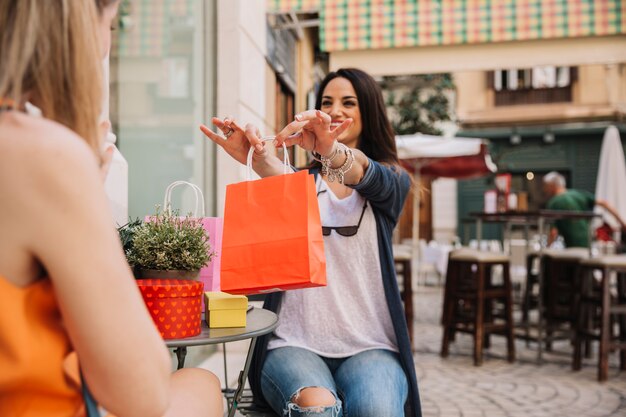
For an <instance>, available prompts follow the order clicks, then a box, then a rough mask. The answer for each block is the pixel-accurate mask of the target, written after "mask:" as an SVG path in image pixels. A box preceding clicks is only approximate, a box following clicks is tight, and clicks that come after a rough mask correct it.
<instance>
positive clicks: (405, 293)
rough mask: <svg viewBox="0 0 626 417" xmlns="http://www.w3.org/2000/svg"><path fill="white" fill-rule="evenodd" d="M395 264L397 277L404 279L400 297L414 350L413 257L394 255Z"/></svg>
mask: <svg viewBox="0 0 626 417" xmlns="http://www.w3.org/2000/svg"><path fill="white" fill-rule="evenodd" d="M394 264H395V266H396V274H397V276H401V277H402V291H400V297H401V298H402V303H403V304H404V318H405V319H406V324H407V326H408V328H409V341H410V342H411V348H413V281H412V277H411V275H412V274H411V256H410V255H403V254H396V255H394Z"/></svg>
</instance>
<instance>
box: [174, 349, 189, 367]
mask: <svg viewBox="0 0 626 417" xmlns="http://www.w3.org/2000/svg"><path fill="white" fill-rule="evenodd" d="M174 353H176V358H177V359H178V367H177V368H176V369H182V368H184V367H185V357H186V356H187V346H179V347H177V348H176V349H174Z"/></svg>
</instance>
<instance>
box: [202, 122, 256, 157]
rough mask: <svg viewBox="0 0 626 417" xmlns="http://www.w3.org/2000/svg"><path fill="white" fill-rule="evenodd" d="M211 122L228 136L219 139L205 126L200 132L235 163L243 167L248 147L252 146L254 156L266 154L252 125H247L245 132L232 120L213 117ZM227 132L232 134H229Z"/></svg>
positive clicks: (218, 136)
mask: <svg viewBox="0 0 626 417" xmlns="http://www.w3.org/2000/svg"><path fill="white" fill-rule="evenodd" d="M211 122H212V123H213V124H214V125H215V126H216V127H217V128H218V129H220V130H221V131H222V133H224V135H225V136H226V135H228V136H226V137H221V136H220V135H218V134H216V133H215V132H213V131H211V129H209V128H208V127H207V126H205V125H200V130H201V131H202V133H204V135H205V136H206V137H208V138H209V139H211V140H212V141H213V142H215V143H216V144H217V145H218V146H220V147H221V148H222V149H224V150H225V151H226V153H228V154H229V155H230V156H232V157H233V158H234V159H235V160H236V161H238V162H240V163H242V164H244V165H245V164H246V160H247V158H248V151H249V150H250V146H254V148H255V156H257V155H258V156H260V155H264V154H266V153H267V152H266V151H265V148H264V147H263V143H262V142H261V140H260V139H259V135H258V129H256V127H254V126H253V125H250V124H248V125H247V126H246V130H244V129H242V128H241V127H240V126H239V125H237V123H235V121H234V120H232V119H231V118H228V117H226V118H225V119H224V120H222V119H219V118H217V117H213V118H212V119H211ZM229 132H232V133H230V134H229Z"/></svg>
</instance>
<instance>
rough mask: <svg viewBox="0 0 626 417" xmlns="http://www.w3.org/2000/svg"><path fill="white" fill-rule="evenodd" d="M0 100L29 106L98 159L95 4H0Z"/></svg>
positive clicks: (70, 0)
mask: <svg viewBox="0 0 626 417" xmlns="http://www.w3.org/2000/svg"><path fill="white" fill-rule="evenodd" d="M0 27H1V28H2V30H0V98H4V99H9V100H13V101H15V102H16V103H18V105H19V104H20V103H22V104H23V103H24V102H26V101H28V100H30V101H32V102H33V104H35V105H37V106H38V107H39V108H40V109H41V110H42V112H43V115H44V117H46V118H49V119H51V120H54V121H57V122H59V123H61V124H63V125H65V126H67V127H68V128H70V129H72V130H73V131H75V132H76V133H77V134H79V135H80V136H82V137H83V138H84V139H85V141H86V142H87V143H88V144H89V145H90V146H91V147H92V148H93V149H94V152H96V154H97V155H99V147H100V133H99V128H98V121H99V120H98V119H99V116H100V112H101V107H102V84H101V77H102V75H101V62H100V39H99V35H98V31H97V12H96V5H95V4H94V2H93V1H85V0H45V1H42V0H0Z"/></svg>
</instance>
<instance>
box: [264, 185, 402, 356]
mask: <svg viewBox="0 0 626 417" xmlns="http://www.w3.org/2000/svg"><path fill="white" fill-rule="evenodd" d="M316 186H317V189H318V191H321V192H320V194H319V196H318V202H319V207H320V215H321V220H322V225H323V226H354V225H357V224H358V222H359V217H360V216H361V212H362V211H363V205H364V204H365V199H364V198H363V197H362V196H361V195H360V194H359V193H357V192H356V191H353V192H352V194H350V196H348V197H346V198H344V199H339V198H337V197H336V196H335V195H334V194H333V192H332V190H330V189H329V188H328V185H327V184H326V182H325V181H323V180H322V178H321V176H318V178H317V184H316ZM324 253H325V255H326V275H327V280H328V285H327V286H326V287H319V288H307V289H302V290H291V291H286V292H285V294H284V295H283V299H282V304H281V309H280V314H279V324H278V327H277V328H276V330H275V331H274V335H273V337H272V339H271V340H270V342H269V345H268V349H276V348H279V347H284V346H295V347H302V348H306V349H308V350H310V351H312V352H315V353H317V354H318V355H321V356H324V357H329V358H342V357H348V356H353V355H356V354H357V353H360V352H363V351H366V350H371V349H387V350H392V351H396V352H397V351H398V348H397V343H396V336H395V333H394V330H393V326H392V323H391V316H390V314H389V309H388V307H387V301H386V299H385V294H384V290H383V283H382V276H381V268H380V257H379V253H378V238H377V234H376V220H375V218H374V212H373V211H372V207H371V205H370V204H367V207H366V209H365V212H364V215H363V220H362V222H361V225H360V227H359V230H358V232H357V234H356V235H354V236H341V235H339V234H338V233H337V232H336V231H335V230H333V231H331V234H330V235H329V236H324Z"/></svg>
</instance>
